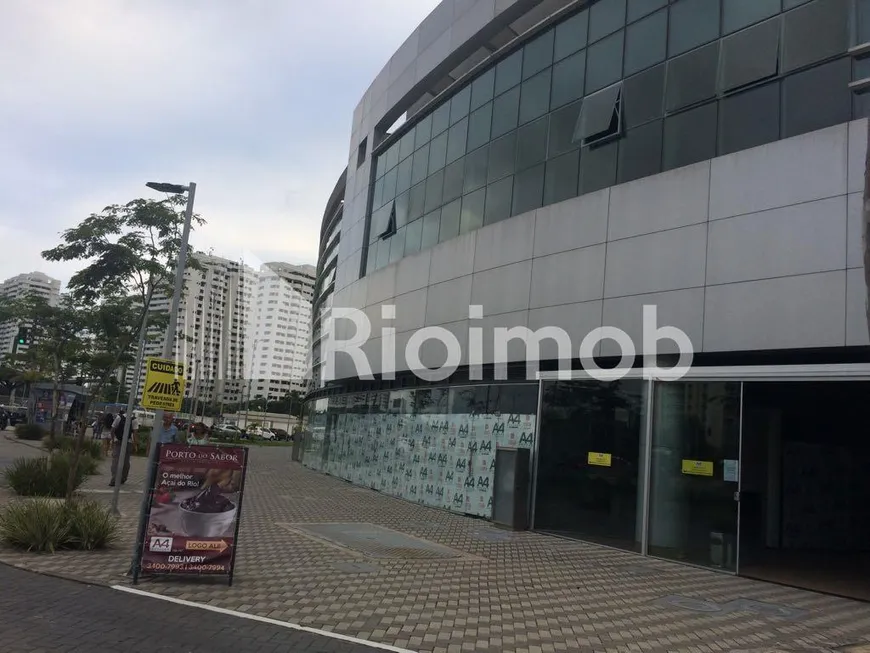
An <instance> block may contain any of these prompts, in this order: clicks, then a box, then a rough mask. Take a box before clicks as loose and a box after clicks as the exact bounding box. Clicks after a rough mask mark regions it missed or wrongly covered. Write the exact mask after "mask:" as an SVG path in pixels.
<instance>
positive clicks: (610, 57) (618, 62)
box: [586, 31, 625, 93]
mask: <svg viewBox="0 0 870 653" xmlns="http://www.w3.org/2000/svg"><path fill="white" fill-rule="evenodd" d="M624 37H625V32H624V31H622V32H617V33H616V34H614V35H613V36H608V37H607V38H606V39H604V40H603V41H599V42H598V43H596V44H595V45H592V46H590V47H589V50H588V52H589V54H588V55H587V56H588V60H587V64H586V93H592V92H594V91H597V90H598V89H600V88H604V87H605V86H607V85H609V84H613V83H614V82H616V81H618V80H619V79H620V78H621V77H622V44H623V40H624Z"/></svg>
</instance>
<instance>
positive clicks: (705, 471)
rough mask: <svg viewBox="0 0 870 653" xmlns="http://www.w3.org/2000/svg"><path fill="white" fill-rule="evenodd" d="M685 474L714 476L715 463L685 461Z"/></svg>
mask: <svg viewBox="0 0 870 653" xmlns="http://www.w3.org/2000/svg"><path fill="white" fill-rule="evenodd" d="M683 474H689V475H690V476H713V463H712V462H711V461H709V460H684V461H683Z"/></svg>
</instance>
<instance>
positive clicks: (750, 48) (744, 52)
mask: <svg viewBox="0 0 870 653" xmlns="http://www.w3.org/2000/svg"><path fill="white" fill-rule="evenodd" d="M780 23H781V21H780V19H779V18H774V19H773V20H769V21H767V22H766V23H762V24H761V25H756V26H755V27H750V28H749V29H746V30H743V31H742V32H738V33H737V34H734V35H733V36H729V37H728V38H725V39H722V57H721V60H720V66H721V69H722V75H721V79H722V90H723V91H729V90H731V89H735V88H739V87H740V86H745V85H746V84H751V83H752V82H757V81H759V80H762V79H765V78H767V77H772V76H773V75H776V69H777V65H778V64H779V32H780Z"/></svg>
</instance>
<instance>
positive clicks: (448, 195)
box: [444, 158, 465, 202]
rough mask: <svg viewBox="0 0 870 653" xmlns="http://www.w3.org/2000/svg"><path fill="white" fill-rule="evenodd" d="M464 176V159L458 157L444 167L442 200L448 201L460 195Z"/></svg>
mask: <svg viewBox="0 0 870 653" xmlns="http://www.w3.org/2000/svg"><path fill="white" fill-rule="evenodd" d="M464 177H465V159H464V158H463V159H459V160H458V161H454V162H453V163H451V164H449V165H448V166H447V167H446V168H444V201H445V202H450V201H451V200H454V199H456V198H457V197H459V196H461V195H462V184H463V181H464Z"/></svg>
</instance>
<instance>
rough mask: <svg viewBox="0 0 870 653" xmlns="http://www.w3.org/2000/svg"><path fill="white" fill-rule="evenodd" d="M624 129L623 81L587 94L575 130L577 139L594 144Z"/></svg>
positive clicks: (587, 143) (585, 143)
mask: <svg viewBox="0 0 870 653" xmlns="http://www.w3.org/2000/svg"><path fill="white" fill-rule="evenodd" d="M621 130H622V82H620V83H618V84H614V85H613V86H608V87H607V88H605V89H602V90H600V91H598V92H597V93H593V94H592V95H589V96H587V97H586V98H585V99H584V100H583V108H582V109H581V110H580V116H579V118H578V121H577V129H576V130H575V140H576V141H580V142H581V143H582V144H583V145H592V144H594V143H600V142H602V141H604V140H608V139H610V138H613V137H616V136H618V135H619V133H620V131H621Z"/></svg>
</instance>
